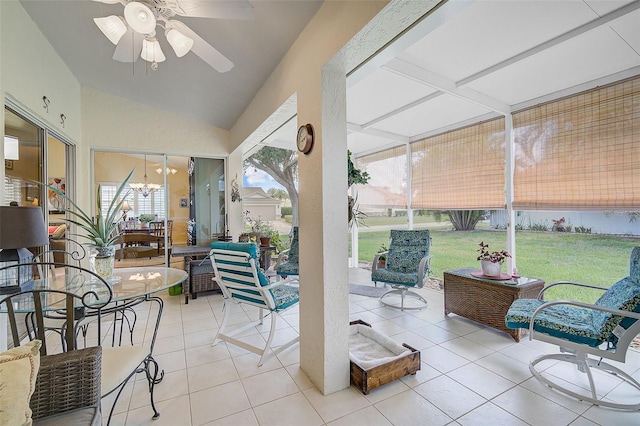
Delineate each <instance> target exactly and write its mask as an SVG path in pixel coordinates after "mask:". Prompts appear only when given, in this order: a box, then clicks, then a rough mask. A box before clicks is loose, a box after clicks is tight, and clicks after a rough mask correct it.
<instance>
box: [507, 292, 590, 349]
mask: <svg viewBox="0 0 640 426" xmlns="http://www.w3.org/2000/svg"><path fill="white" fill-rule="evenodd" d="M544 303H545V302H544V301H543V300H538V299H516V300H515V301H514V302H513V304H511V307H510V308H509V311H508V312H507V315H506V316H505V324H506V326H507V327H508V328H514V329H515V328H529V323H530V320H531V316H532V315H533V312H534V311H535V310H536V309H538V307H540V306H541V305H542V304H544ZM592 312H593V311H592V310H590V309H585V308H579V307H576V306H567V305H555V306H551V307H549V308H548V309H546V310H543V311H542V312H541V313H540V314H538V316H536V320H535V323H534V326H533V328H534V330H536V331H538V332H540V333H545V334H548V335H550V336H555V337H559V338H561V339H567V340H571V341H573V342H579V343H583V344H586V345H589V346H593V347H597V346H600V344H601V343H602V340H601V339H600V329H599V328H596V327H595V326H594V324H593V318H592Z"/></svg>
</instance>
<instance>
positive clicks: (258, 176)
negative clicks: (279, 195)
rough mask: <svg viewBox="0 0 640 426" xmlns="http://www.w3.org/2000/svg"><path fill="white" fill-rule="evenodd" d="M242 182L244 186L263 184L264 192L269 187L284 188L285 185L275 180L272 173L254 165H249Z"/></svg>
mask: <svg viewBox="0 0 640 426" xmlns="http://www.w3.org/2000/svg"><path fill="white" fill-rule="evenodd" d="M242 184H243V186H261V187H262V189H264V192H267V190H268V189H269V188H278V189H284V186H282V185H280V184H279V183H278V182H276V181H275V180H273V178H272V177H271V176H270V175H268V174H267V173H265V172H263V171H262V170H259V169H254V168H253V167H249V168H248V169H247V170H246V171H245V172H244V176H243V178H242Z"/></svg>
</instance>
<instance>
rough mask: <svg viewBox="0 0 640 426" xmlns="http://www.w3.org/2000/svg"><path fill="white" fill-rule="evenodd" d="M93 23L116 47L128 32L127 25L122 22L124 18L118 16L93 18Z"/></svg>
mask: <svg viewBox="0 0 640 426" xmlns="http://www.w3.org/2000/svg"><path fill="white" fill-rule="evenodd" d="M93 22H95V23H96V25H97V26H98V28H100V31H102V34H104V35H105V37H107V38H108V39H109V41H110V42H111V43H113V44H115V45H118V42H119V41H120V39H121V38H122V36H123V35H124V33H126V32H127V26H126V24H125V23H124V22H122V18H120V17H118V16H116V15H111V16H105V17H104V18H93Z"/></svg>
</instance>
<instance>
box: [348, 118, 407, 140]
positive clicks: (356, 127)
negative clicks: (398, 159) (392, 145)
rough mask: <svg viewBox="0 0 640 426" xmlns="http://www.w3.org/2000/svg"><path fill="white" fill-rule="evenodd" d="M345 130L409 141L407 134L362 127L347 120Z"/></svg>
mask: <svg viewBox="0 0 640 426" xmlns="http://www.w3.org/2000/svg"><path fill="white" fill-rule="evenodd" d="M347 131H349V132H353V133H362V134H365V135H371V136H376V137H379V138H383V139H390V140H392V141H397V142H402V143H409V137H408V136H404V135H399V134H397V133H391V132H387V131H384V130H378V129H372V128H368V129H365V128H364V127H362V126H360V125H359V124H355V123H349V122H347Z"/></svg>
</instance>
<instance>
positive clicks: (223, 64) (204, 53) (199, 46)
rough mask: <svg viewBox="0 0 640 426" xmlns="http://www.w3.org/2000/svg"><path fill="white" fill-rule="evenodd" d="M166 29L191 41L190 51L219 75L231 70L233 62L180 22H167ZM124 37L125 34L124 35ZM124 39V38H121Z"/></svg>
mask: <svg viewBox="0 0 640 426" xmlns="http://www.w3.org/2000/svg"><path fill="white" fill-rule="evenodd" d="M167 27H168V28H169V27H171V28H175V29H176V30H178V31H180V32H181V33H183V34H184V35H186V36H187V37H189V38H191V39H192V40H193V47H192V48H191V51H192V52H193V53H195V54H196V55H198V56H199V57H200V58H201V59H202V60H203V61H205V62H206V63H208V64H209V65H211V67H212V68H214V69H215V70H216V71H218V72H219V73H223V72H227V71H229V70H231V68H233V62H231V61H230V60H229V59H227V58H226V57H225V56H224V55H223V54H222V53H220V52H219V51H218V50H217V49H216V48H214V47H213V46H211V45H210V44H209V43H207V42H206V41H205V40H204V39H203V38H202V37H200V36H199V35H198V34H196V33H195V32H193V30H191V28H189V27H187V26H186V25H185V24H184V23H182V22H180V21H168V22H167ZM125 37H126V34H125ZM123 38H124V37H123Z"/></svg>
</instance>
